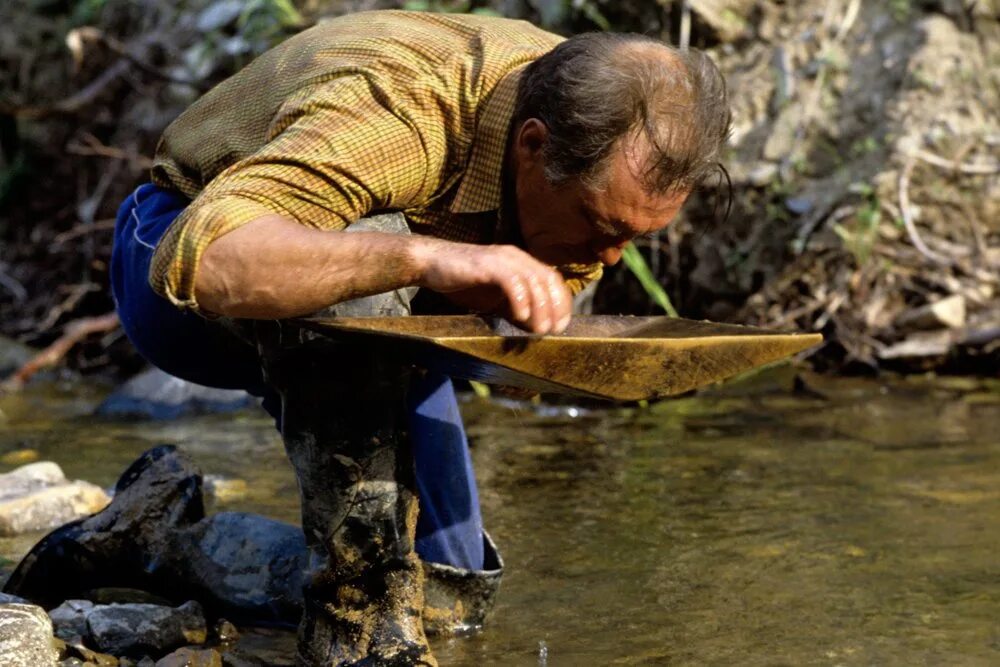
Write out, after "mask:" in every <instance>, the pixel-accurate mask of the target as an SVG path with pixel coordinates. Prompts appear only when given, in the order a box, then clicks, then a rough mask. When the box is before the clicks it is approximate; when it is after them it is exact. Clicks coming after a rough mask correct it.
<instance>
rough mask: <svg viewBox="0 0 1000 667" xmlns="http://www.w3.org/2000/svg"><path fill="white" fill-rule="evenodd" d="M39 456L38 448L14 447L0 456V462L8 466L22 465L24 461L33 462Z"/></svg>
mask: <svg viewBox="0 0 1000 667" xmlns="http://www.w3.org/2000/svg"><path fill="white" fill-rule="evenodd" d="M40 458H41V456H40V455H39V453H38V450H35V449H15V450H13V451H9V452H6V453H5V454H4V455H3V456H0V463H2V464H4V465H8V466H15V465H24V464H25V463H34V462H35V461H37V460H38V459H40Z"/></svg>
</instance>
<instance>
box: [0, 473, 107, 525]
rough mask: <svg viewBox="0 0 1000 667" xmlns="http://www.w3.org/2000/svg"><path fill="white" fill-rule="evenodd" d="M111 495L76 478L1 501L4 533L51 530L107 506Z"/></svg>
mask: <svg viewBox="0 0 1000 667" xmlns="http://www.w3.org/2000/svg"><path fill="white" fill-rule="evenodd" d="M109 502H111V498H109V497H108V494H107V493H105V491H104V489H102V488H101V487H99V486H97V485H95V484H91V483H90V482H83V481H76V482H69V483H67V484H58V485H55V486H49V487H45V488H42V489H39V490H37V491H33V492H31V493H28V494H26V495H23V496H20V497H16V498H8V499H5V500H2V501H0V535H2V536H10V535H20V534H21V533H27V532H31V531H36V530H48V529H50V528H55V527H57V526H61V525H63V524H65V523H68V522H70V521H75V520H76V519H79V518H81V517H85V516H87V515H89V514H93V513H94V512H99V511H101V510H102V509H104V508H105V507H106V506H107V505H108V503H109Z"/></svg>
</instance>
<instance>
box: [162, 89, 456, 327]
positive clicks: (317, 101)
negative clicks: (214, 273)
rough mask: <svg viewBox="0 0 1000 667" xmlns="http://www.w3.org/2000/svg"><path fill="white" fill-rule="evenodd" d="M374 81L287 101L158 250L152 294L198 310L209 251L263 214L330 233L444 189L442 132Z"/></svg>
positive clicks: (174, 226) (310, 92) (309, 92)
mask: <svg viewBox="0 0 1000 667" xmlns="http://www.w3.org/2000/svg"><path fill="white" fill-rule="evenodd" d="M389 99H390V98H389V97H388V96H386V95H384V94H382V92H381V91H380V90H379V89H378V86H377V84H375V83H373V82H372V81H370V80H369V79H368V78H366V77H363V76H360V75H353V76H346V77H342V78H339V79H336V80H334V81H330V82H326V83H323V84H319V85H317V86H314V87H312V88H311V89H309V90H306V91H303V94H301V95H298V96H296V97H294V98H293V99H290V100H288V101H287V102H286V103H285V104H284V105H283V106H282V108H281V109H280V110H279V112H278V113H277V114H276V115H275V118H274V120H273V122H272V124H271V128H270V129H269V132H268V134H269V136H268V140H267V142H266V143H265V145H264V146H263V147H262V148H261V149H260V150H259V151H258V152H256V153H255V154H253V155H251V156H248V157H246V158H244V159H242V160H239V161H237V162H235V163H234V164H232V165H231V166H230V167H228V168H227V169H225V170H224V171H222V172H220V173H219V174H218V175H217V176H216V177H215V178H213V179H212V181H211V182H210V183H208V185H206V186H205V188H204V189H203V190H202V191H201V192H200V193H199V195H198V197H197V198H196V199H195V200H194V201H193V202H192V203H191V204H190V205H189V206H188V207H187V208H186V209H185V210H184V212H183V213H182V214H181V215H180V216H178V218H177V220H175V221H174V223H173V224H172V225H171V226H170V228H169V229H168V230H167V232H166V233H165V234H164V236H163V238H162V239H161V240H160V242H159V244H158V245H157V248H156V252H155V253H154V256H153V261H152V263H151V265H150V272H149V280H150V284H151V285H152V286H153V289H155V290H156V292H157V293H159V294H160V295H161V296H163V297H165V298H167V299H169V300H170V301H171V302H172V303H173V304H174V305H176V306H178V307H181V308H187V309H192V310H195V311H198V304H197V301H196V298H195V289H194V286H195V280H196V277H197V272H198V266H199V263H200V261H201V257H202V255H203V254H204V252H205V249H206V248H207V247H208V245H209V244H210V243H211V242H212V241H214V240H215V239H218V238H219V237H221V236H223V235H224V234H227V233H229V232H231V231H233V230H234V229H237V228H239V227H240V226H242V225H244V224H246V223H248V222H250V221H252V220H255V219H257V218H260V217H262V216H265V215H271V214H280V215H284V216H287V217H289V218H292V219H294V220H296V221H297V222H299V223H300V224H303V225H306V226H309V227H313V228H316V229H324V230H338V229H343V228H345V227H346V226H347V225H349V224H351V223H352V222H354V221H355V220H357V219H359V218H361V217H364V216H365V215H367V214H368V213H369V212H372V211H375V210H383V209H403V208H407V207H409V206H412V205H413V204H415V203H417V202H422V201H425V200H426V199H427V198H429V197H430V195H431V194H432V193H433V192H434V190H435V189H436V188H437V187H438V186H439V185H440V183H439V181H440V178H441V177H440V173H441V170H442V163H443V162H444V160H445V155H446V149H445V147H444V143H443V138H441V137H440V133H439V132H435V131H433V129H430V131H428V127H427V124H426V120H427V117H426V114H424V116H423V117H421V123H423V125H422V126H419V127H418V123H417V117H418V116H417V115H416V114H412V113H410V112H409V111H408V110H407V109H406V108H405V107H401V106H394V105H393V104H392V103H391V102H389Z"/></svg>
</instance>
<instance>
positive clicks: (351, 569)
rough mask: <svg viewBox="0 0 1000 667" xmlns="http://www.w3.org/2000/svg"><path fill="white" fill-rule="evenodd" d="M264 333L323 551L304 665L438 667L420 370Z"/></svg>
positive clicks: (274, 326)
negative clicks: (417, 407)
mask: <svg viewBox="0 0 1000 667" xmlns="http://www.w3.org/2000/svg"><path fill="white" fill-rule="evenodd" d="M258 327H259V329H260V331H259V340H261V349H262V350H263V357H264V359H265V368H266V370H267V376H268V381H269V382H270V383H271V384H272V385H273V386H274V387H275V388H276V389H277V390H278V392H279V393H280V394H281V398H282V437H283V438H284V441H285V447H286V449H287V452H288V457H289V460H290V461H291V462H292V465H293V466H294V467H295V470H296V475H297V477H298V482H299V491H300V495H301V499H302V526H303V531H304V533H305V536H306V541H307V543H308V544H309V546H310V549H311V550H312V560H313V568H312V571H311V573H310V575H309V576H308V577H307V580H308V583H307V584H306V586H305V590H304V598H305V601H304V602H305V604H304V607H305V608H304V612H303V616H302V623H301V625H300V626H299V655H298V661H299V664H301V665H308V666H310V667H312V666H318V665H322V666H328V665H372V666H375V665H435V664H436V662H435V661H434V658H433V657H432V656H431V654H430V649H429V647H428V645H427V639H426V636H425V635H424V630H423V623H422V619H421V610H422V608H423V585H422V579H423V573H422V571H421V567H420V563H419V560H418V559H417V557H416V554H415V553H414V550H413V543H414V532H415V529H416V519H417V497H416V492H415V489H414V480H413V461H412V456H411V454H410V445H409V438H408V434H407V432H406V412H405V409H406V401H405V398H406V395H405V394H406V388H407V386H408V384H409V371H408V369H406V368H405V367H404V366H402V365H400V364H399V363H397V362H395V361H393V360H392V359H391V358H389V355H388V353H387V352H386V351H384V350H379V351H378V352H376V351H372V350H370V349H368V348H367V347H364V346H361V345H351V344H346V343H345V344H334V343H331V342H329V341H310V340H308V336H305V337H303V336H302V335H301V333H295V330H293V329H291V328H290V327H289V326H288V325H287V324H283V323H278V322H267V323H259V325H258ZM296 338H297V340H296Z"/></svg>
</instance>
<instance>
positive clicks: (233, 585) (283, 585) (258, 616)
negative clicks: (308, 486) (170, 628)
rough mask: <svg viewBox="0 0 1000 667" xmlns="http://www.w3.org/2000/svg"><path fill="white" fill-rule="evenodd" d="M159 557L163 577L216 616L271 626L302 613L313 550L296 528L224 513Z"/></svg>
mask: <svg viewBox="0 0 1000 667" xmlns="http://www.w3.org/2000/svg"><path fill="white" fill-rule="evenodd" d="M160 558H161V562H160V571H159V574H160V576H161V577H165V578H166V579H167V580H169V581H171V582H174V586H176V587H183V588H184V590H185V593H186V594H188V595H190V596H191V597H192V598H194V599H197V600H201V601H203V602H204V603H205V604H206V606H208V607H209V608H210V609H211V610H212V611H213V612H214V613H218V614H225V615H226V616H227V617H230V618H234V619H237V620H248V621H249V620H252V621H258V622H260V621H263V622H269V623H297V619H298V617H299V615H300V614H301V609H302V585H303V583H304V579H303V578H304V576H305V571H306V567H307V565H308V550H307V548H306V544H305V536H304V535H303V534H302V530H301V529H300V528H298V527H297V526H293V525H291V524H287V523H282V522H280V521H275V520H273V519H268V518H266V517H262V516H259V515H256V514H249V513H244V512H219V513H218V514H214V515H212V516H211V517H209V518H207V519H204V520H203V521H199V522H198V523H196V524H194V525H193V526H191V527H190V528H188V529H187V530H184V531H179V532H177V533H175V534H174V539H173V541H172V542H171V544H170V548H169V549H167V550H166V551H165V552H164V553H163V554H162V555H161V556H160Z"/></svg>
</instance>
